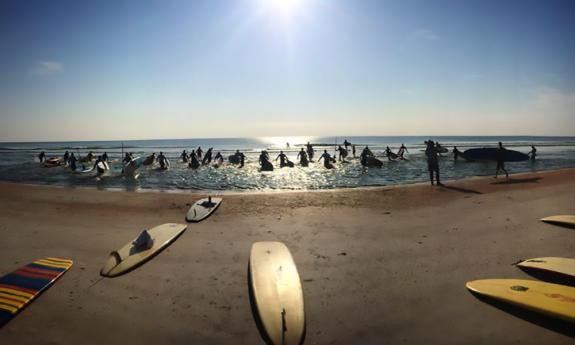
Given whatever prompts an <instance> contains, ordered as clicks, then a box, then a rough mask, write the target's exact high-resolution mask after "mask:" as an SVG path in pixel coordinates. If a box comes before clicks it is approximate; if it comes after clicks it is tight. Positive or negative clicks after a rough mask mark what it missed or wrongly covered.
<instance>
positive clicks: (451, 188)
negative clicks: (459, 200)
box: [441, 185, 483, 194]
mask: <svg viewBox="0 0 575 345" xmlns="http://www.w3.org/2000/svg"><path fill="white" fill-rule="evenodd" d="M441 188H444V189H449V190H453V191H456V192H461V193H467V194H483V193H481V192H480V191H477V190H473V189H467V188H461V187H453V186H447V185H442V186H441Z"/></svg>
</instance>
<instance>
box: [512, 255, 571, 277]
mask: <svg viewBox="0 0 575 345" xmlns="http://www.w3.org/2000/svg"><path fill="white" fill-rule="evenodd" d="M517 266H519V267H521V268H526V269H534V270H540V271H547V272H553V273H559V274H563V275H566V276H570V277H572V278H575V259H569V258H557V257H545V258H535V259H528V260H524V261H521V262H520V263H518V264H517Z"/></svg>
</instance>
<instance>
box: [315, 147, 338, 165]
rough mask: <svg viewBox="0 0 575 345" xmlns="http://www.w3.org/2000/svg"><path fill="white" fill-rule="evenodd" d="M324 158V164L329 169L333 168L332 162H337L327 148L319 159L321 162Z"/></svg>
mask: <svg viewBox="0 0 575 345" xmlns="http://www.w3.org/2000/svg"><path fill="white" fill-rule="evenodd" d="M322 158H323V166H324V167H325V168H327V169H332V168H333V164H331V163H332V162H335V159H334V158H331V156H330V155H329V153H327V150H323V154H322V155H321V156H320V157H319V159H318V160H317V161H318V162H319V161H320V160H322Z"/></svg>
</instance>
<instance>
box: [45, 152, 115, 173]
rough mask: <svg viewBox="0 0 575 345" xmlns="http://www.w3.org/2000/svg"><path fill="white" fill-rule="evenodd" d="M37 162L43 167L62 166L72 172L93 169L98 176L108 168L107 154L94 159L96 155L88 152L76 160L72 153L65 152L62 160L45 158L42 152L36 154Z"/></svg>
mask: <svg viewBox="0 0 575 345" xmlns="http://www.w3.org/2000/svg"><path fill="white" fill-rule="evenodd" d="M38 160H39V161H40V163H43V164H44V166H46V167H53V166H60V165H64V166H67V167H69V168H70V169H71V170H72V171H74V172H76V171H79V170H94V169H95V170H96V171H97V172H98V175H102V174H103V173H104V172H105V171H106V170H108V169H109V168H110V167H109V165H108V153H107V152H104V153H103V154H102V155H99V156H97V157H96V155H94V153H93V152H92V151H90V152H88V154H87V155H86V156H84V157H80V158H78V157H76V155H74V152H70V151H66V152H65V153H64V156H63V157H62V158H60V157H53V158H47V157H46V153H45V152H44V151H42V152H40V153H39V154H38ZM92 162H93V164H92ZM86 163H89V164H90V165H92V169H89V168H88V167H87V164H86ZM80 168H81V169H80Z"/></svg>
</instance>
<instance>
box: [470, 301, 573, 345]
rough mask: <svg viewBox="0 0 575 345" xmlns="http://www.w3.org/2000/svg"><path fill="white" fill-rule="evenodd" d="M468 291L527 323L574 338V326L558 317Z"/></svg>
mask: <svg viewBox="0 0 575 345" xmlns="http://www.w3.org/2000/svg"><path fill="white" fill-rule="evenodd" d="M470 293H471V294H472V295H473V296H475V297H476V298H477V299H479V300H480V301H482V302H484V303H487V304H489V305H491V306H493V307H495V308H497V309H499V310H502V311H504V312H506V313H509V314H511V315H513V316H515V317H518V318H520V319H522V320H525V321H527V322H529V323H532V324H535V325H537V326H540V327H544V328H547V329H549V330H551V331H554V332H557V333H561V334H563V335H565V336H568V337H571V338H574V339H575V327H573V324H572V323H570V322H567V321H563V320H560V319H555V318H552V317H549V316H546V315H543V314H539V313H536V312H533V311H530V310H527V309H523V308H519V307H516V306H514V305H512V304H509V303H505V302H501V301H498V300H496V299H493V298H489V297H486V296H482V295H480V294H477V293H474V292H472V291H470Z"/></svg>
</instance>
